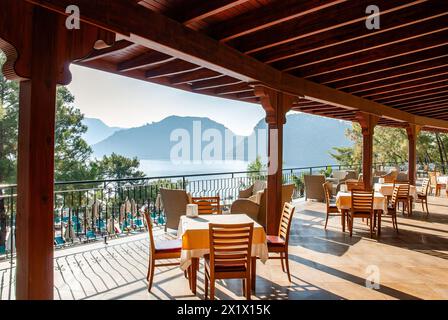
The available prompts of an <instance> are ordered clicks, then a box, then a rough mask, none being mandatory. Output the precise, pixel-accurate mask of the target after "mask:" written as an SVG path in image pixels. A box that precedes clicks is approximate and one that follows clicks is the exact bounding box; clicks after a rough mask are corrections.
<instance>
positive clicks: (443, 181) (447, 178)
mask: <svg viewBox="0 0 448 320" xmlns="http://www.w3.org/2000/svg"><path fill="white" fill-rule="evenodd" d="M437 183H441V184H448V176H440V177H437Z"/></svg>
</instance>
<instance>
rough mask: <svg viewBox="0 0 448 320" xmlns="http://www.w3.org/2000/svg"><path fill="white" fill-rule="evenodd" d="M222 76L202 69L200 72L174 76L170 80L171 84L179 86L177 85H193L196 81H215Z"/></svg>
mask: <svg viewBox="0 0 448 320" xmlns="http://www.w3.org/2000/svg"><path fill="white" fill-rule="evenodd" d="M220 76H221V74H220V73H218V72H216V71H213V70H209V69H205V68H201V69H198V70H193V71H189V72H186V73H183V74H179V75H177V76H173V77H171V78H170V82H171V84H174V85H177V84H183V83H193V82H196V81H201V80H207V79H213V78H217V77H220Z"/></svg>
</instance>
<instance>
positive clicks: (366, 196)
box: [348, 190, 375, 238]
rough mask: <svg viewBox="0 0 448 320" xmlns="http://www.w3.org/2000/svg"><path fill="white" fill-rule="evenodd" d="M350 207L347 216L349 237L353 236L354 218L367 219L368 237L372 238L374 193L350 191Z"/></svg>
mask: <svg viewBox="0 0 448 320" xmlns="http://www.w3.org/2000/svg"><path fill="white" fill-rule="evenodd" d="M351 193H352V199H351V200H352V205H351V208H350V211H349V214H348V222H349V224H348V227H349V229H350V237H351V236H352V234H353V221H354V219H355V218H363V219H368V221H369V222H370V223H369V224H370V237H371V238H373V227H374V223H373V222H374V217H375V212H374V210H373V201H374V191H362V190H352V191H351Z"/></svg>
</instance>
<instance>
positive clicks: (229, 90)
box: [214, 82, 254, 95]
mask: <svg viewBox="0 0 448 320" xmlns="http://www.w3.org/2000/svg"><path fill="white" fill-rule="evenodd" d="M253 90H254V89H253V88H252V87H250V86H249V85H248V84H247V83H244V82H241V83H237V84H230V85H226V86H222V87H218V88H215V89H214V92H215V94H217V95H226V94H234V93H240V92H246V91H253Z"/></svg>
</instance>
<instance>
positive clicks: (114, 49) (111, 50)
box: [82, 40, 135, 61]
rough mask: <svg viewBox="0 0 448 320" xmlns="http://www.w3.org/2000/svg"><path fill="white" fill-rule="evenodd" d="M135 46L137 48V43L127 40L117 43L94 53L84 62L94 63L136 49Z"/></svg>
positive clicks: (84, 59)
mask: <svg viewBox="0 0 448 320" xmlns="http://www.w3.org/2000/svg"><path fill="white" fill-rule="evenodd" d="M134 46H135V43H133V42H130V41H126V40H121V41H117V42H116V43H115V44H114V45H113V46H111V47H107V48H104V49H100V50H95V51H93V52H92V53H91V54H90V55H89V56H88V57H86V58H83V59H82V60H83V61H93V60H97V59H102V58H106V57H108V56H110V55H113V54H115V53H119V52H121V51H123V50H126V49H129V48H130V47H134Z"/></svg>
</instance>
